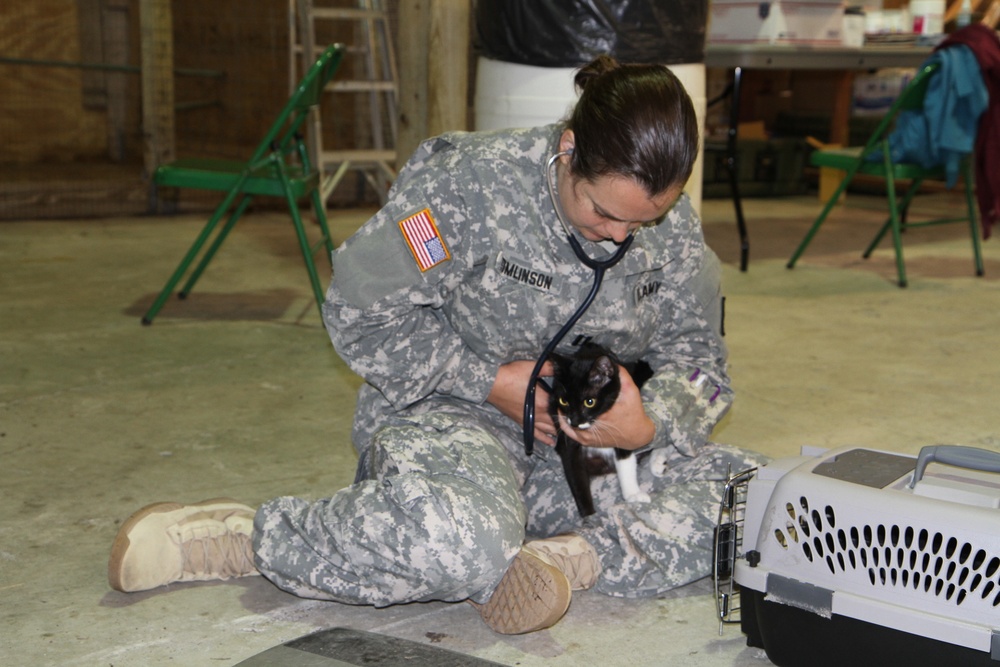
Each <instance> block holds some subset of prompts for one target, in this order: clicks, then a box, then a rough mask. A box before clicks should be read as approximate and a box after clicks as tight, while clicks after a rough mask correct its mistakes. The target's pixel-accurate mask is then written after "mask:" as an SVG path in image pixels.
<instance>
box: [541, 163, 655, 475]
mask: <svg viewBox="0 0 1000 667" xmlns="http://www.w3.org/2000/svg"><path fill="white" fill-rule="evenodd" d="M566 154H567V153H565V152H564V153H556V154H555V155H553V156H552V157H551V158H549V160H548V162H547V163H546V166H545V172H546V174H545V176H546V180H547V182H548V186H549V195H550V196H551V197H552V205H553V207H554V208H555V211H556V217H558V218H559V222H560V223H561V224H562V226H563V229H564V230H565V231H566V238H567V240H568V241H569V245H570V247H572V248H573V253H574V254H575V255H576V258H577V259H579V260H580V261H581V262H582V263H583V264H584V265H585V266H587V268H589V269H592V270H593V271H594V284H593V285H592V286H591V288H590V292H589V293H588V294H587V298H586V299H584V300H583V303H582V304H580V306H579V308H577V309H576V312H574V313H573V315H571V316H570V318H569V320H567V321H566V324H564V325H563V326H562V328H560V329H559V331H558V332H556V335H555V336H553V337H552V340H550V341H549V342H548V344H547V345H546V346H545V348H544V349H543V350H542V353H541V355H539V357H538V360H537V361H536V362H535V367H534V370H532V371H531V377H530V378H529V379H528V388H527V390H526V391H525V394H524V420H523V424H524V453H525V454H527V455H528V456H531V454H532V453H533V452H534V449H535V389H536V387H537V385H538V384H539V383H540V382H542V380H540V379H539V376H540V375H541V372H542V366H544V365H545V361H546V359H548V358H549V355H550V354H552V353H553V352H554V351H555V349H556V347H557V346H558V345H559V343H560V342H562V339H563V338H565V337H566V334H568V333H569V332H570V330H571V329H572V328H573V327H574V326H575V325H576V323H577V322H578V321H579V320H580V318H581V317H583V314H584V313H586V312H587V309H588V308H590V305H591V304H592V303H593V302H594V299H595V298H596V297H597V292H598V291H599V290H600V289H601V283H602V282H603V281H604V272H605V271H606V270H608V269H609V268H611V267H612V266H614V265H615V264H617V263H618V262H620V261H621V260H622V258H623V257H625V253H626V252H627V251H628V249H629V248H630V247H631V245H632V241H633V240H634V238H635V237H633V236H632V234H629V235H628V236H627V237H625V240H624V241H622V243H621V245H619V246H618V249H617V250H616V251H615V254H613V255H612V256H611V257H608V258H607V259H603V260H596V259H594V258H592V257H589V256H588V255H587V253H586V252H584V250H583V246H581V245H580V242H579V241H578V240H577V239H576V236H575V235H574V234H573V232H572V231H571V229H570V227H569V225H568V224H567V223H566V220H565V219H564V218H563V214H562V209H561V207H560V206H559V202H558V201H557V200H556V195H555V189H554V188H553V187H552V165H553V164H555V161H556V159H557V158H559V156H560V155H566Z"/></svg>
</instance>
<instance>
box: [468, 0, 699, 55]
mask: <svg viewBox="0 0 1000 667" xmlns="http://www.w3.org/2000/svg"><path fill="white" fill-rule="evenodd" d="M707 20H708V0H607V1H604V0H476V31H477V34H478V38H479V47H480V49H481V53H482V55H483V56H485V57H487V58H491V59H493V60H501V61H504V62H511V63H519V64H522V65H534V66H536V67H579V66H580V65H583V64H585V63H587V62H589V61H591V60H592V59H594V58H595V57H596V56H598V55H601V54H604V53H606V54H609V55H611V56H613V57H615V58H616V59H618V60H619V61H621V62H638V63H658V64H663V65H679V64H684V63H700V62H703V61H704V56H705V26H706V23H707Z"/></svg>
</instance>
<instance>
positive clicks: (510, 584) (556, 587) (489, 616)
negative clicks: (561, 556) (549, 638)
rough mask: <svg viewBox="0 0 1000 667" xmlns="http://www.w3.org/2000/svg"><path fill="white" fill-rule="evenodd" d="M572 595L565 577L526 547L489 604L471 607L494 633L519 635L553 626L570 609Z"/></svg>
mask: <svg viewBox="0 0 1000 667" xmlns="http://www.w3.org/2000/svg"><path fill="white" fill-rule="evenodd" d="M572 594H573V593H572V590H571V588H570V584H569V580H568V579H567V578H566V575H564V574H563V573H562V571H561V570H560V569H559V568H558V567H556V565H555V564H553V563H552V562H551V561H550V560H548V558H546V557H545V556H544V555H543V554H541V553H539V552H536V551H533V550H532V549H531V548H530V547H529V546H527V545H525V546H524V547H522V548H521V551H520V552H519V553H518V554H517V556H515V557H514V560H513V561H512V562H511V564H510V567H508V568H507V572H506V574H504V576H503V579H501V580H500V583H499V584H498V585H497V587H496V589H495V590H494V591H493V595H492V596H491V597H490V599H489V601H488V602H486V603H485V604H482V605H480V604H475V603H473V606H475V607H476V609H478V610H479V615H480V616H482V618H483V620H484V621H485V622H486V624H487V625H488V626H490V627H491V628H493V630H494V631H496V632H499V633H500V634H504V635H520V634H524V633H526V632H535V631H537V630H544V629H545V628H547V627H550V626H552V625H555V623H556V622H557V621H558V620H559V619H560V618H562V617H563V615H564V614H565V613H566V610H567V609H569V603H570V598H571V597H572Z"/></svg>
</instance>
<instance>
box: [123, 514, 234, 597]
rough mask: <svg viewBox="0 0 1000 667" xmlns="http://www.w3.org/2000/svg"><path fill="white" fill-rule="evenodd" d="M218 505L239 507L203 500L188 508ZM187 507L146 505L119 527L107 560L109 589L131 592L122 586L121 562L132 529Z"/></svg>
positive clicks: (128, 543)
mask: <svg viewBox="0 0 1000 667" xmlns="http://www.w3.org/2000/svg"><path fill="white" fill-rule="evenodd" d="M218 504H233V505H240V504H241V503H240V502H239V501H237V500H234V499H232V498H213V499H211V500H203V501H201V502H199V503H192V504H191V505H189V506H190V507H203V506H205V505H218ZM184 507H187V506H186V505H182V504H181V503H171V502H167V503H162V502H161V503H153V504H151V505H146V506H145V507H143V508H142V509H140V510H138V511H136V512H135V513H133V514H132V516H130V517H129V518H128V519H126V520H125V523H123V524H122V525H121V528H119V529H118V534H117V535H115V541H114V542H113V543H112V544H111V556H110V558H108V583H109V584H111V588H113V589H115V590H116V591H121V592H122V593H131V592H132V591H129V590H126V589H125V587H124V586H123V585H122V580H121V576H122V561H124V559H125V553H126V552H127V551H128V548H129V546H130V545H131V544H132V542H131V541H130V540H129V537H128V536H129V533H131V532H132V528H134V527H135V525H136V524H137V523H139V522H140V521H142V520H143V519H145V518H146V517H148V516H149V515H151V514H162V513H166V512H175V511H177V510H179V509H183V508H184Z"/></svg>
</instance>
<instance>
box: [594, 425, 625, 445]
mask: <svg viewBox="0 0 1000 667" xmlns="http://www.w3.org/2000/svg"><path fill="white" fill-rule="evenodd" d="M590 431H591V433H594V434H595V435H596V438H597V442H598V443H599V444H600V445H601V446H602V447H604V446H607V447H613V446H614V445H613V444H609V445H605V444H604V443H605V440H604V436H606V435H610V436H612V437H611V438H609V439H610V440H613V439H614V438H613V436H615V435H621V434H622V433H623V431H622V429H621V428H619V427H618V426H615V425H614V424H609V423H608V422H602V421H601V420H600V419H598V420H597V421H595V422H591V428H590Z"/></svg>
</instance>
